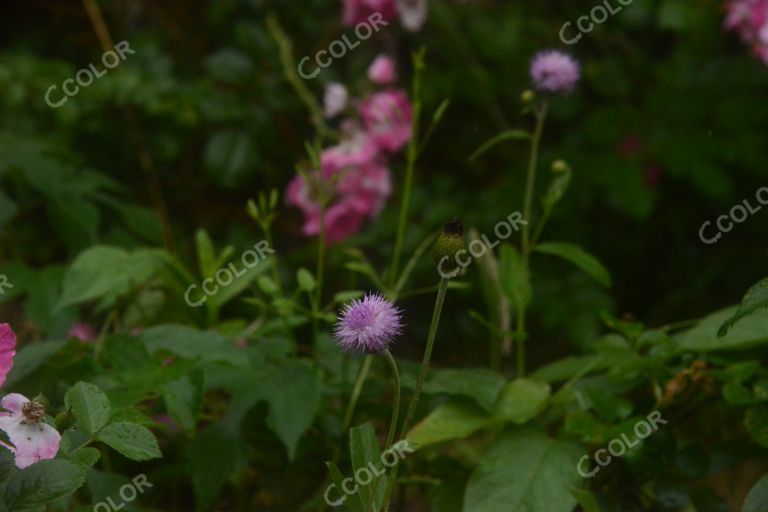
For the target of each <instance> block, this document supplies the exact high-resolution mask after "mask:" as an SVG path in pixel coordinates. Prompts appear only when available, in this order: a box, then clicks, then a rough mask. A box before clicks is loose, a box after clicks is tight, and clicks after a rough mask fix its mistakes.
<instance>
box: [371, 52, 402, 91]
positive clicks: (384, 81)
mask: <svg viewBox="0 0 768 512" xmlns="http://www.w3.org/2000/svg"><path fill="white" fill-rule="evenodd" d="M368 78H369V79H370V80H371V82H373V83H376V84H379V85H389V84H393V83H395V82H396V81H397V71H396V70H395V61H393V60H392V59H391V58H390V57H387V56H386V55H379V56H378V57H376V59H375V60H374V61H373V63H372V64H371V66H370V67H369V68H368Z"/></svg>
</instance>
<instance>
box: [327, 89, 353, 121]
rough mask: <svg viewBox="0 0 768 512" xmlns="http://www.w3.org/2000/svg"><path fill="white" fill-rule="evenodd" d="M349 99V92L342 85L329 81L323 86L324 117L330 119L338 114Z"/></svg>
mask: <svg viewBox="0 0 768 512" xmlns="http://www.w3.org/2000/svg"><path fill="white" fill-rule="evenodd" d="M348 101H349V93H347V88H346V87H344V86H343V85H341V84H339V83H336V82H331V83H330V84H328V85H326V86H325V95H324V96H323V105H324V107H325V117H326V118H328V119H330V118H332V117H336V116H337V115H339V114H340V113H341V112H342V111H343V110H344V109H345V108H347V102H348Z"/></svg>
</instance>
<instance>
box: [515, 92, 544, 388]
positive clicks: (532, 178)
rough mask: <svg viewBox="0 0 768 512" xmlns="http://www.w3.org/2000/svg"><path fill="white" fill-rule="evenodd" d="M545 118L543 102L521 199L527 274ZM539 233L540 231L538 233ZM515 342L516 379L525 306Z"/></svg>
mask: <svg viewBox="0 0 768 512" xmlns="http://www.w3.org/2000/svg"><path fill="white" fill-rule="evenodd" d="M546 117H547V102H546V101H545V102H543V103H542V105H541V109H540V110H538V111H536V127H535V129H534V132H533V136H532V137H531V156H530V159H529V160H528V173H527V175H526V178H525V198H524V199H523V219H525V220H526V223H525V224H523V230H522V234H521V245H522V253H523V254H522V261H523V271H524V272H525V273H526V274H528V273H529V268H530V266H529V259H530V254H531V243H530V232H529V229H530V228H529V225H530V223H531V204H532V203H533V190H534V187H535V184H536V169H537V167H538V162H539V144H540V143H541V134H542V132H543V130H544V120H545V119H546ZM542 220H546V219H542ZM539 232H540V231H539ZM515 332H516V336H515V338H516V340H515V341H516V342H517V351H516V352H517V354H516V357H517V362H516V368H517V377H518V378H522V377H524V376H525V343H526V338H527V334H526V332H525V306H518V308H517V326H516V329H515Z"/></svg>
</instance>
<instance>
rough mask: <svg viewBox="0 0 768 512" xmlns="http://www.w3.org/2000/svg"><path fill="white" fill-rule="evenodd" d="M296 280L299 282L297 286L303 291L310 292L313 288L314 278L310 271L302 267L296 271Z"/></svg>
mask: <svg viewBox="0 0 768 512" xmlns="http://www.w3.org/2000/svg"><path fill="white" fill-rule="evenodd" d="M296 281H298V283H299V288H301V289H302V290H304V291H305V292H311V291H312V290H314V289H315V278H314V277H313V276H312V273H311V272H310V271H309V270H307V269H305V268H304V267H302V268H300V269H299V270H298V271H297V272H296Z"/></svg>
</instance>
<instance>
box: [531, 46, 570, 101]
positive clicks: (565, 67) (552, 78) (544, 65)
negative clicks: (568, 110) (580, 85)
mask: <svg viewBox="0 0 768 512" xmlns="http://www.w3.org/2000/svg"><path fill="white" fill-rule="evenodd" d="M579 77H580V69H579V63H578V62H577V61H576V59H574V58H573V57H571V56H570V55H568V54H567V53H563V52H560V51H557V50H546V51H543V52H539V53H537V54H536V55H535V56H534V57H533V60H532V61H531V78H532V79H533V84H534V86H535V87H536V89H538V90H540V91H543V92H552V93H558V92H571V91H572V90H573V87H574V86H575V85H576V82H578V81H579Z"/></svg>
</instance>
